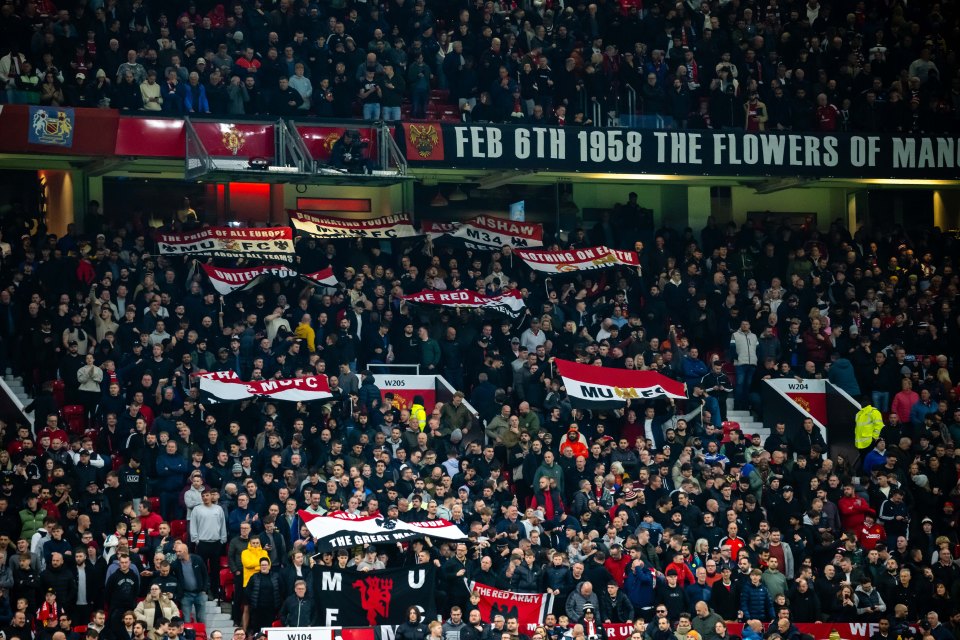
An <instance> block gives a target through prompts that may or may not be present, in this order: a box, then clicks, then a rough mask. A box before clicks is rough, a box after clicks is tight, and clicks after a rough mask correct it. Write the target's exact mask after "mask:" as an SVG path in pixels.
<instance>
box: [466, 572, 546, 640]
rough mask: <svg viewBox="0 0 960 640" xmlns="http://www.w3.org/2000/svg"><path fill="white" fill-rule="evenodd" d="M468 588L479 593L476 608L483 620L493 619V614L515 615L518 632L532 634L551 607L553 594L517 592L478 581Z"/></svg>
mask: <svg viewBox="0 0 960 640" xmlns="http://www.w3.org/2000/svg"><path fill="white" fill-rule="evenodd" d="M470 590H471V591H476V592H478V593H479V594H480V602H478V603H477V608H478V609H480V616H481V617H482V618H483V619H484V620H493V618H494V615H495V614H502V615H504V616H509V617H515V618H516V619H517V622H518V623H519V624H520V632H521V633H524V634H528V635H533V632H534V631H536V629H537V627H538V626H540V625H541V624H542V623H543V620H544V618H545V617H546V615H547V614H548V613H550V611H551V610H552V609H553V595H551V594H549V593H517V592H515V591H506V590H504V589H498V588H496V587H491V586H489V585H486V584H481V583H479V582H474V583H473V584H472V585H470Z"/></svg>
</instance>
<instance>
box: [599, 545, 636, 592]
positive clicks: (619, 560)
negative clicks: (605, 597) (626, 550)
mask: <svg viewBox="0 0 960 640" xmlns="http://www.w3.org/2000/svg"><path fill="white" fill-rule="evenodd" d="M629 564H630V558H629V557H628V556H625V555H623V547H621V546H620V545H619V544H612V545H610V555H608V556H607V559H606V560H604V561H603V566H604V567H606V569H607V571H609V572H610V575H611V576H613V579H614V581H616V583H617V586H618V587H620V588H621V589H622V588H623V581H624V579H625V578H626V574H627V566H628V565H629Z"/></svg>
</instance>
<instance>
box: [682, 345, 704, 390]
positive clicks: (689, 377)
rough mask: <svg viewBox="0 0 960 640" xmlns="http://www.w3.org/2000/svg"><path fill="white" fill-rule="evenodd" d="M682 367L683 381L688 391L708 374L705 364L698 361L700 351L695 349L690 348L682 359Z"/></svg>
mask: <svg viewBox="0 0 960 640" xmlns="http://www.w3.org/2000/svg"><path fill="white" fill-rule="evenodd" d="M682 366H683V381H684V382H686V383H687V388H688V389H692V388H693V385H695V384H697V383H699V382H700V381H701V380H702V379H703V376H705V375H707V374H708V373H710V369H709V368H708V367H707V363H706V362H704V361H703V360H701V359H700V351H699V350H698V349H697V348H696V347H691V348H690V352H689V353H688V354H687V355H685V356H684V357H683V363H682Z"/></svg>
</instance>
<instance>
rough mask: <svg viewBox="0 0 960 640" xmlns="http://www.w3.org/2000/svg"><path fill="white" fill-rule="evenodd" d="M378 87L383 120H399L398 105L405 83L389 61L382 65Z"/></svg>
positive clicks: (401, 101) (401, 100)
mask: <svg viewBox="0 0 960 640" xmlns="http://www.w3.org/2000/svg"><path fill="white" fill-rule="evenodd" d="M421 58H422V55H421ZM380 87H381V92H380V102H381V108H382V113H383V120H384V122H399V121H400V105H401V104H402V103H403V95H404V92H405V91H406V88H407V83H406V81H405V80H404V79H403V76H402V75H401V74H398V73H396V72H395V71H394V67H393V65H392V64H390V63H387V64H384V65H383V78H382V83H381V85H380Z"/></svg>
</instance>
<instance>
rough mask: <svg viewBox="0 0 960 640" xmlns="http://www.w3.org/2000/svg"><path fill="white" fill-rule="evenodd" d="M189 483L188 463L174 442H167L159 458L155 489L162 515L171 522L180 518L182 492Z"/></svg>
mask: <svg viewBox="0 0 960 640" xmlns="http://www.w3.org/2000/svg"><path fill="white" fill-rule="evenodd" d="M186 481H187V461H186V459H185V458H184V457H183V456H182V455H180V452H179V451H178V450H177V443H176V441H174V440H169V441H167V446H166V448H165V449H164V450H163V453H161V454H160V455H158V456H157V480H156V484H155V485H154V489H155V490H156V491H157V493H158V494H159V496H160V514H161V515H162V516H163V517H164V518H165V519H166V520H167V521H168V522H169V521H170V520H176V519H177V518H178V517H179V515H180V514H179V513H178V511H180V491H181V490H182V489H183V485H184V484H185V483H186Z"/></svg>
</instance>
